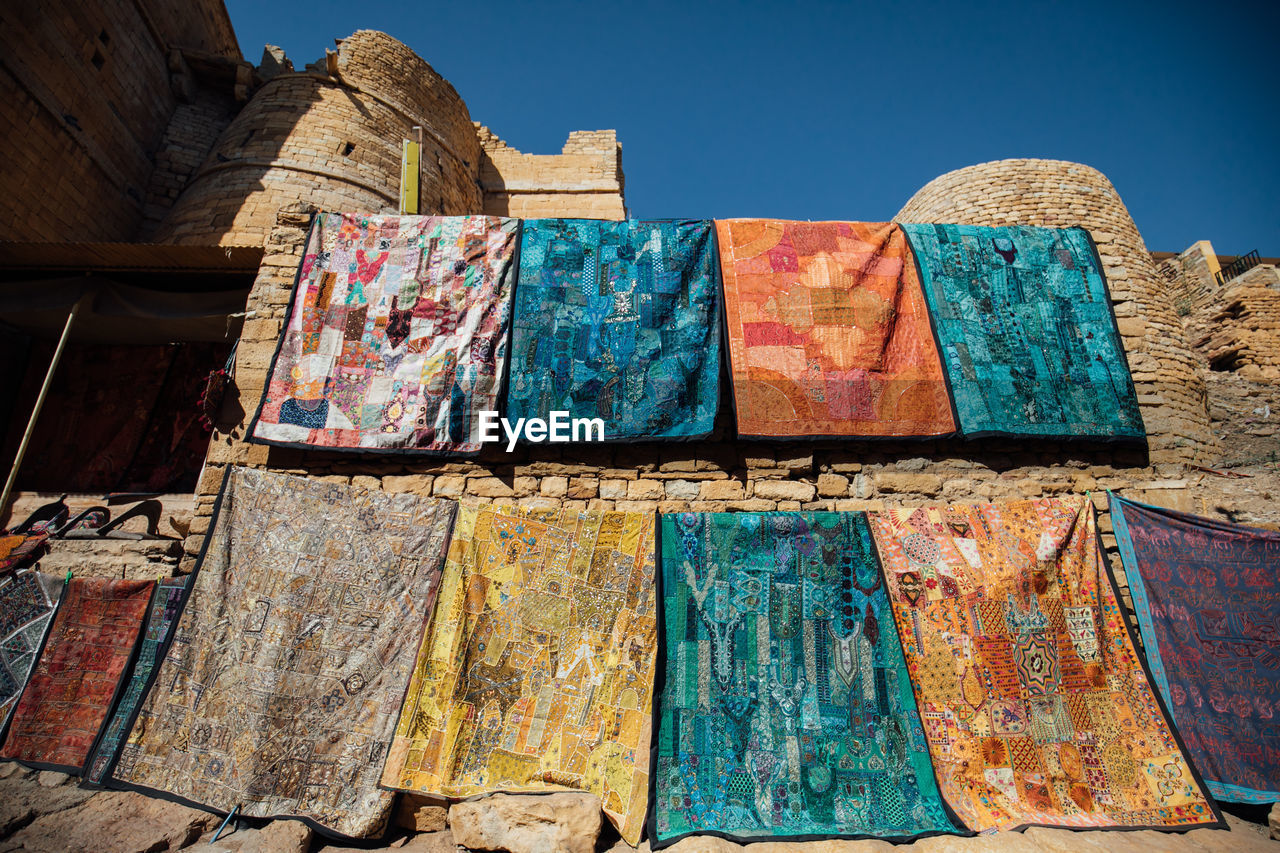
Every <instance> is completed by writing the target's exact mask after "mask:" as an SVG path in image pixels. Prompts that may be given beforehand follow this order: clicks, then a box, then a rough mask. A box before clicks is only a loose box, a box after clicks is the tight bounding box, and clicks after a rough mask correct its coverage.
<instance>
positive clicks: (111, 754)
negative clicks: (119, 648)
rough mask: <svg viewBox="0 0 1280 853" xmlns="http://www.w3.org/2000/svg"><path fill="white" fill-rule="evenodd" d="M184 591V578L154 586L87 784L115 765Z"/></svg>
mask: <svg viewBox="0 0 1280 853" xmlns="http://www.w3.org/2000/svg"><path fill="white" fill-rule="evenodd" d="M186 591H187V578H165V579H163V580H161V581H160V583H159V584H157V586H156V589H155V592H154V593H153V594H152V596H151V609H150V610H149V611H148V612H147V621H146V623H145V625H144V627H143V630H142V642H141V644H140V645H139V647H138V656H137V659H136V660H135V661H134V663H133V669H132V670H131V671H130V672H129V675H128V681H127V683H126V686H125V688H124V692H123V693H121V694H120V701H119V702H117V703H116V707H115V710H114V711H112V712H111V719H110V720H108V721H107V726H106V728H104V729H103V730H102V737H101V738H100V739H99V740H98V743H97V745H96V746H95V747H94V749H93V755H92V757H91V758H90V759H89V761H88V762H87V763H86V765H85V771H84V778H85V781H86V782H89V783H90V784H94V785H97V784H101V783H102V781H103V780H104V779H106V778H107V775H108V773H107V771H108V769H109V768H110V766H111V764H112V763H114V761H115V759H116V755H117V754H118V753H119V751H120V745H121V744H122V743H123V742H124V737H125V735H127V734H128V733H129V728H130V727H131V726H132V725H133V717H134V715H135V714H136V713H137V710H138V705H140V704H141V703H142V697H143V696H144V695H146V692H147V688H148V687H149V686H150V685H151V674H152V673H153V672H154V671H155V667H156V664H157V663H158V662H159V660H160V657H161V655H162V654H163V650H164V647H165V644H166V643H167V642H168V641H169V635H170V634H171V633H172V632H173V625H174V622H176V621H177V618H178V613H179V612H180V610H181V607H182V599H183V596H184V595H185V593H186Z"/></svg>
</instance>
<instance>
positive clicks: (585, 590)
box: [382, 507, 657, 845]
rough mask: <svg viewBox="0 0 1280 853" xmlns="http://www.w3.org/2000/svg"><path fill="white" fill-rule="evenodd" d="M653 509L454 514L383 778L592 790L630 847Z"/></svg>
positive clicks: (634, 828) (646, 705)
mask: <svg viewBox="0 0 1280 853" xmlns="http://www.w3.org/2000/svg"><path fill="white" fill-rule="evenodd" d="M653 539H654V530H653V514H652V513H629V512H627V513H624V512H582V513H576V512H571V511H568V510H565V511H563V512H560V513H557V512H555V511H550V510H547V511H539V510H526V511H521V510H516V509H511V508H502V509H497V508H494V509H487V508H486V509H470V508H466V507H463V508H462V509H461V510H459V511H458V524H457V527H456V528H455V529H454V532H453V542H452V543H451V544H450V546H449V560H448V563H447V564H446V565H445V571H444V579H443V581H442V582H441V592H440V601H439V603H438V606H437V607H436V613H435V617H434V618H433V619H432V620H431V623H430V624H429V625H428V626H427V634H426V637H425V638H424V639H423V642H422V650H421V651H420V652H419V654H418V664H417V668H416V669H415V670H414V673H413V681H412V682H411V683H410V685H409V692H408V695H407V696H406V698H405V701H404V707H403V709H402V710H401V711H400V722H399V725H397V727H396V736H395V741H394V742H393V744H392V747H391V754H390V756H389V757H388V758H387V767H386V772H385V773H384V775H383V777H382V782H383V784H384V785H386V786H387V787H391V788H401V789H404V790H409V791H424V792H427V793H431V794H439V795H444V796H450V797H466V796H470V795H472V794H482V793H490V792H494V791H564V790H578V791H588V792H590V793H592V794H595V795H597V796H598V797H599V798H600V800H601V804H602V807H603V808H604V811H605V814H606V815H608V816H609V819H610V820H612V821H613V823H614V824H615V825H616V826H617V827H618V831H619V833H621V835H622V837H623V838H624V839H625V840H626V841H627V843H628V844H631V845H635V844H637V843H638V842H639V839H640V829H641V825H642V824H643V822H644V811H645V803H646V801H647V799H648V794H649V735H650V732H651V731H652V713H653V712H652V708H653V672H654V657H655V656H656V652H657V616H656V614H655V610H654V608H655V603H654V588H653V584H654V577H653V571H654V567H653Z"/></svg>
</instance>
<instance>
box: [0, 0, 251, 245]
mask: <svg viewBox="0 0 1280 853" xmlns="http://www.w3.org/2000/svg"><path fill="white" fill-rule="evenodd" d="M179 5H180V6H181V11H182V12H183V13H184V14H185V16H186V19H185V23H184V26H183V27H181V28H179V29H178V30H177V31H176V32H174V33H169V32H166V29H165V27H167V22H168V20H169V18H170V17H171V16H169V15H166V14H160V12H161V11H163V10H162V9H161V7H164V8H168V7H173V11H174V16H175V17H183V16H182V15H179V14H178V7H179ZM214 7H216V10H220V11H219V12H215V9H214ZM153 13H154V14H153ZM218 14H221V16H222V17H225V15H226V12H225V9H223V7H222V3H221V2H220V0H191V2H184V3H182V4H178V3H154V2H153V3H148V2H145V0H138V2H133V0H100V2H96V3H88V4H85V3H77V2H71V1H70V0H48V2H42V3H4V4H0V87H3V91H4V93H5V97H4V98H2V99H0V121H2V122H3V123H4V124H5V126H6V127H8V128H10V134H9V139H10V145H8V146H7V150H6V152H5V153H6V161H5V166H4V169H3V170H2V171H0V175H2V177H0V225H2V226H3V227H4V228H5V229H6V232H7V233H8V235H9V239H19V240H49V241H61V240H127V239H131V238H132V237H133V236H134V234H135V233H136V232H137V230H138V227H139V225H140V224H141V222H142V218H143V206H144V204H145V195H146V191H147V185H148V181H149V178H150V175H151V172H152V156H153V155H154V154H155V152H156V151H157V149H158V147H159V146H160V143H161V139H162V137H163V135H164V132H165V128H166V127H167V126H168V124H169V118H170V116H171V115H172V113H173V111H174V108H175V107H176V106H177V103H178V101H177V99H176V97H175V96H174V94H173V92H172V91H171V88H170V80H169V76H170V72H169V68H168V61H167V55H168V49H169V46H170V38H171V37H172V38H178V37H179V36H180V37H181V38H183V39H187V40H191V41H197V42H201V43H202V44H205V45H207V46H208V47H209V48H210V49H211V50H215V49H216V50H222V49H227V48H228V45H227V44H226V43H225V42H226V38H225V35H222V36H219V35H217V34H210V35H209V36H208V37H207V38H205V37H204V36H203V35H202V31H201V28H200V25H199V22H200V21H202V20H205V19H208V21H212V20H213V19H215V18H216V17H217V15H218ZM157 16H158V17H157ZM208 21H206V23H207V22H208ZM229 26H230V25H229V22H228V24H227V27H228V32H229ZM230 46H231V47H234V37H232V39H231V42H230ZM235 56H236V58H238V57H239V52H238V50H236V52H235Z"/></svg>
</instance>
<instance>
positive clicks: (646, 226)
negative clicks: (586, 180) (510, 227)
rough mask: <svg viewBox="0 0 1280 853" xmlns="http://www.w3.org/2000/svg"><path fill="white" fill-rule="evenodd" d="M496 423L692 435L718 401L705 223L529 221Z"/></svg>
mask: <svg viewBox="0 0 1280 853" xmlns="http://www.w3.org/2000/svg"><path fill="white" fill-rule="evenodd" d="M512 326H513V331H512V333H511V376H510V379H509V381H508V392H507V412H506V416H507V418H508V419H509V420H511V421H512V422H514V421H515V419H516V418H531V417H539V418H543V419H546V418H547V417H548V415H549V413H550V412H553V411H564V412H568V413H569V416H570V417H571V418H600V419H602V420H603V421H604V424H605V428H604V434H605V438H606V439H607V440H615V439H628V438H663V437H678V438H697V437H701V436H705V435H706V434H707V433H709V432H711V429H712V426H713V425H714V422H715V416H716V408H717V407H718V405H719V402H720V293H719V273H718V270H717V266H716V252H715V237H714V234H713V232H712V228H711V223H710V222H697V221H685V220H675V221H661V222H658V221H655V222H644V221H636V220H628V221H625V222H608V221H602V220H594V219H529V220H525V221H524V224H523V226H522V231H521V237H520V280H519V286H518V287H517V288H516V296H515V309H514V315H513V320H512Z"/></svg>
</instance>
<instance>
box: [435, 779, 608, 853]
mask: <svg viewBox="0 0 1280 853" xmlns="http://www.w3.org/2000/svg"><path fill="white" fill-rule="evenodd" d="M449 826H450V827H451V828H452V830H453V837H454V840H455V841H456V842H457V843H458V844H461V845H462V846H463V847H468V848H471V849H473V850H506V851H509V853H593V852H594V850H595V848H596V839H597V838H598V837H599V835H600V827H601V814H600V800H599V798H598V797H595V796H593V795H591V794H574V793H564V794H494V795H493V796H491V797H485V798H483V799H479V800H468V801H465V802H461V803H454V804H453V805H452V806H451V807H450V808H449Z"/></svg>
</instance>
